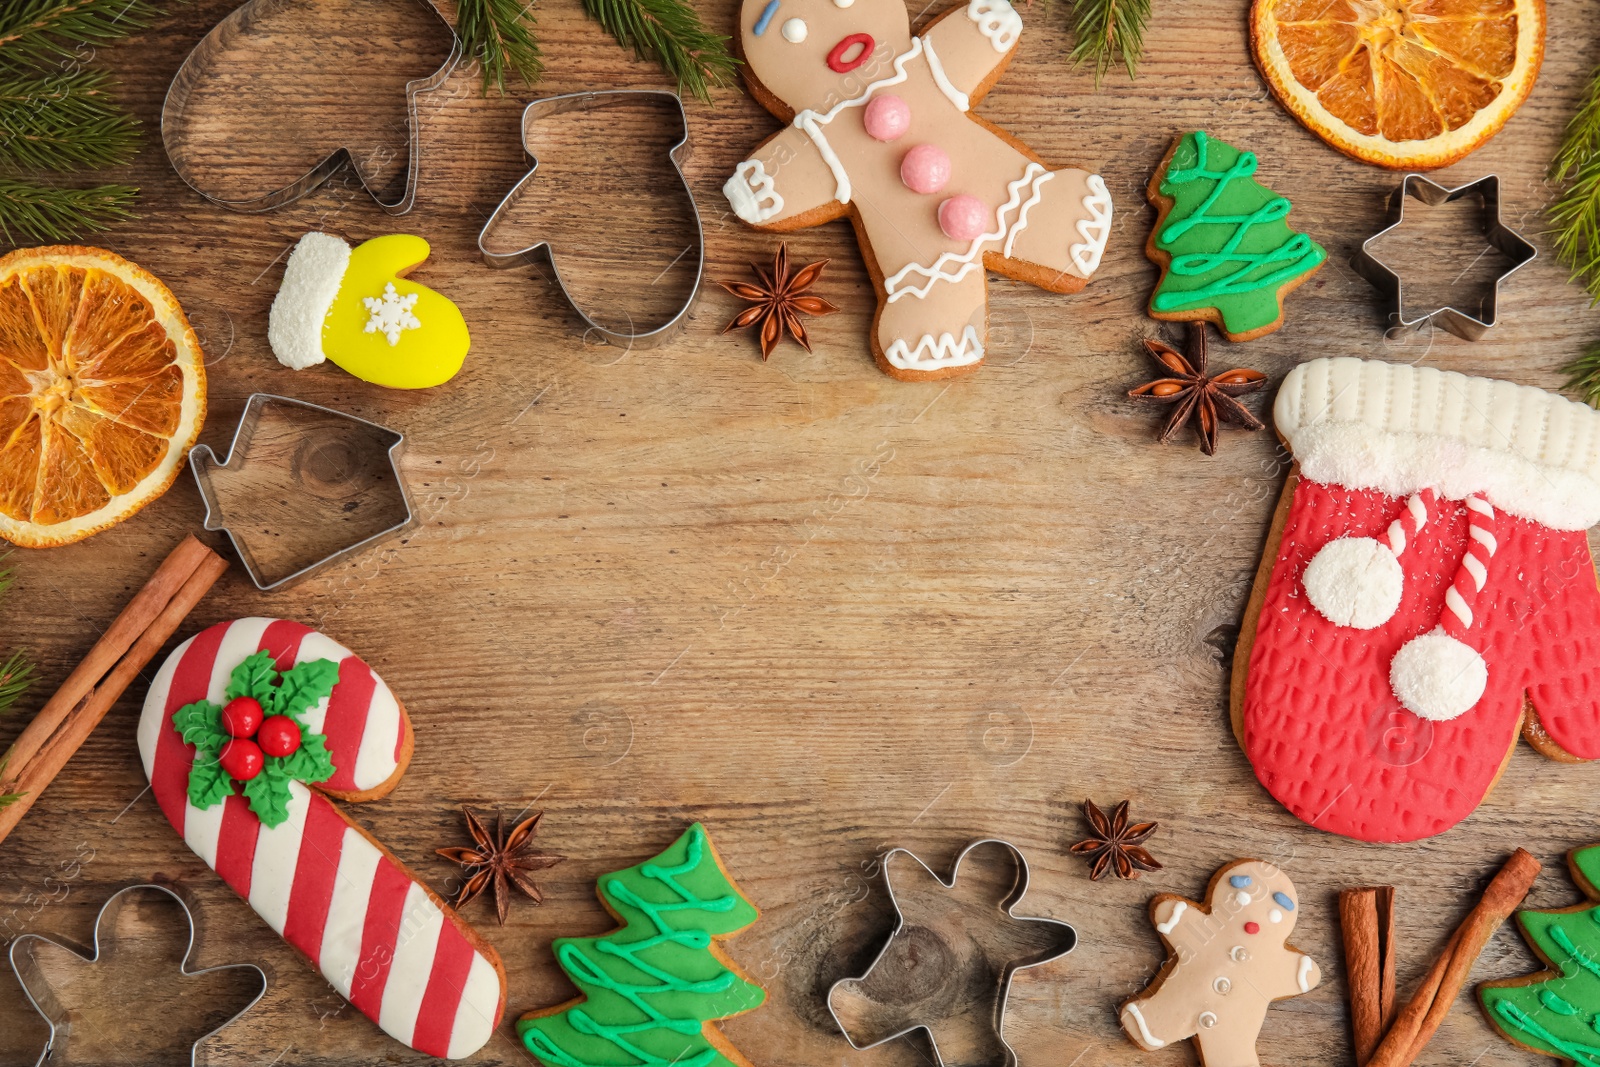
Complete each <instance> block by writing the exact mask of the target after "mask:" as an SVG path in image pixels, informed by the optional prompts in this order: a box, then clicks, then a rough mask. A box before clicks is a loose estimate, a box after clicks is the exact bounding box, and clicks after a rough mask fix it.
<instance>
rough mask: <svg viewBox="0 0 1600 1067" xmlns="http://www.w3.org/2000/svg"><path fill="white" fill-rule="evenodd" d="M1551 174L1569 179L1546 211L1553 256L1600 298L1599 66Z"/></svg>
mask: <svg viewBox="0 0 1600 1067" xmlns="http://www.w3.org/2000/svg"><path fill="white" fill-rule="evenodd" d="M1549 178H1550V181H1551V182H1552V183H1554V184H1556V185H1560V184H1561V183H1563V182H1568V183H1569V184H1568V185H1567V187H1566V188H1565V189H1563V190H1562V192H1561V195H1560V196H1558V197H1557V198H1556V199H1555V201H1554V202H1553V203H1552V204H1551V205H1550V208H1549V210H1548V214H1549V216H1550V221H1551V222H1552V223H1554V224H1555V225H1554V228H1553V229H1551V230H1550V231H1549V232H1550V234H1551V235H1552V237H1553V243H1554V244H1555V248H1556V259H1557V260H1559V261H1560V262H1561V263H1563V264H1565V265H1566V266H1567V267H1569V268H1570V269H1571V270H1572V275H1571V277H1570V279H1569V280H1571V281H1575V282H1578V283H1580V284H1581V285H1582V286H1583V287H1584V288H1585V289H1587V290H1588V291H1589V296H1590V298H1591V300H1590V302H1591V303H1600V68H1596V69H1595V71H1594V73H1593V74H1591V75H1590V78H1589V88H1588V90H1587V91H1586V92H1585V93H1584V97H1583V103H1582V104H1581V105H1579V107H1578V113H1577V114H1576V115H1574V116H1572V121H1570V122H1568V123H1567V130H1566V133H1565V134H1563V135H1562V138H1561V147H1560V148H1559V149H1557V151H1556V154H1555V158H1554V159H1552V160H1551V161H1550V172H1549ZM1592 402H1593V401H1591V403H1592Z"/></svg>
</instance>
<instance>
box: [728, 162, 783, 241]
mask: <svg viewBox="0 0 1600 1067" xmlns="http://www.w3.org/2000/svg"><path fill="white" fill-rule="evenodd" d="M722 195H723V196H725V197H727V198H728V203H729V204H730V205H731V206H732V207H733V213H734V214H735V215H738V216H739V217H740V218H741V219H743V220H744V221H746V222H748V223H750V224H751V225H752V226H754V225H757V224H759V223H763V222H765V221H767V220H768V219H770V218H771V217H772V216H774V215H776V214H777V213H778V212H780V211H782V210H783V197H781V196H779V195H778V192H777V190H775V189H774V188H773V187H772V175H770V174H768V173H767V168H766V167H764V166H762V164H761V160H759V159H747V160H745V161H744V162H743V163H741V164H739V165H738V166H737V167H735V168H734V170H733V177H731V178H729V179H728V181H727V183H726V184H724V185H723V187H722Z"/></svg>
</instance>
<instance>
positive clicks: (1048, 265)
mask: <svg viewBox="0 0 1600 1067" xmlns="http://www.w3.org/2000/svg"><path fill="white" fill-rule="evenodd" d="M739 31H740V32H739V40H740V43H741V46H742V48H743V51H744V57H745V63H746V66H745V78H746V80H747V81H748V82H749V85H750V90H751V92H752V93H753V94H754V96H755V97H756V99H757V100H759V101H760V102H761V104H762V106H764V107H765V108H766V109H767V110H768V111H771V112H772V113H773V114H774V115H776V116H778V117H779V118H781V119H783V120H785V121H786V122H789V123H790V125H789V126H788V127H787V128H786V129H784V130H782V131H781V132H779V133H778V134H776V135H774V136H773V137H770V138H768V139H767V141H766V142H764V143H763V144H762V145H761V147H760V148H758V149H757V150H756V152H755V154H754V155H753V156H752V157H751V158H750V159H747V160H745V161H744V162H743V163H740V164H739V166H738V168H737V169H736V170H735V172H734V175H733V177H731V178H730V179H728V182H727V184H726V185H724V186H723V190H722V191H723V193H724V194H725V195H726V196H727V198H728V202H729V203H730V204H731V205H732V206H733V210H734V211H735V213H737V214H738V216H739V217H740V218H741V219H743V220H744V221H745V222H748V223H750V224H751V225H752V226H755V227H757V228H759V229H764V230H774V231H787V230H796V229H800V228H802V227H806V226H816V225H818V224H820V223H824V222H830V221H832V220H834V219H837V218H840V217H841V216H844V215H849V217H850V221H851V222H852V224H853V225H854V226H855V228H856V234H857V237H858V239H859V241H860V244H861V252H862V256H863V257H864V258H865V259H866V262H867V268H868V269H869V270H870V271H871V273H872V279H873V282H874V286H875V288H876V290H877V293H878V312H877V316H876V318H875V320H874V325H873V338H872V352H873V356H874V358H876V360H877V362H878V366H879V367H880V368H882V369H883V371H884V372H885V373H887V374H889V375H891V376H892V377H895V378H900V379H902V380H907V381H920V380H927V379H934V378H950V377H954V376H956V375H961V374H970V373H971V372H973V371H974V370H976V369H977V368H978V366H979V365H980V364H981V363H982V362H983V353H984V344H985V341H986V337H987V322H986V318H987V308H988V297H987V287H986V284H985V277H984V270H985V268H987V269H988V270H992V271H995V272H996V273H998V274H1003V275H1005V276H1006V277H1009V278H1016V279H1018V280H1020V281H1025V282H1029V283H1030V284H1033V285H1037V286H1039V287H1041V288H1044V289H1048V290H1050V291H1052V292H1058V293H1073V292H1077V291H1078V290H1079V289H1082V288H1083V286H1084V284H1085V283H1086V282H1087V281H1088V279H1089V277H1090V275H1092V274H1093V273H1094V271H1095V268H1097V267H1098V266H1099V265H1100V257H1101V254H1102V253H1103V252H1104V251H1105V244H1106V238H1107V237H1108V236H1109V234H1110V232H1111V195H1110V193H1108V192H1107V190H1106V185H1105V182H1104V181H1102V180H1101V178H1100V176H1099V175H1097V174H1091V173H1089V172H1088V171H1084V170H1077V169H1064V170H1051V169H1050V168H1049V167H1047V166H1045V165H1044V163H1043V162H1042V161H1041V160H1039V158H1038V157H1037V156H1035V155H1034V154H1033V153H1032V152H1031V151H1029V149H1028V147H1027V146H1026V145H1024V144H1022V142H1020V141H1018V140H1017V139H1016V138H1014V137H1012V136H1011V135H1010V134H1008V133H1006V132H1005V131H1003V130H1000V129H998V128H997V127H995V126H992V125H990V124H989V123H987V122H984V121H983V120H982V119H980V118H978V117H976V116H975V115H972V114H970V112H971V110H972V108H973V107H975V106H976V105H977V103H978V101H980V100H981V99H983V96H984V94H986V93H987V92H988V91H989V89H990V88H991V87H992V86H993V85H994V83H995V82H996V81H998V80H999V78H1000V75H1001V73H1003V72H1004V70H1005V68H1006V65H1007V64H1008V63H1009V62H1010V61H1011V57H1012V56H1013V55H1014V54H1015V52H1016V47H1017V38H1018V35H1019V34H1020V33H1021V32H1022V19H1021V18H1020V17H1019V16H1018V15H1017V13H1016V11H1014V10H1013V9H1012V7H1011V4H1010V3H1009V2H1008V0H969V2H968V3H967V4H965V5H964V6H962V7H957V8H953V9H952V10H950V11H947V12H945V13H944V14H943V15H941V16H940V17H939V18H937V19H935V20H934V22H933V24H932V25H930V26H929V27H928V28H927V30H926V31H925V32H924V33H922V34H921V35H919V36H912V34H911V26H910V21H909V20H908V18H907V16H906V9H905V6H904V5H903V4H901V3H900V2H899V0H744V3H743V6H742V8H741V10H740V14H739Z"/></svg>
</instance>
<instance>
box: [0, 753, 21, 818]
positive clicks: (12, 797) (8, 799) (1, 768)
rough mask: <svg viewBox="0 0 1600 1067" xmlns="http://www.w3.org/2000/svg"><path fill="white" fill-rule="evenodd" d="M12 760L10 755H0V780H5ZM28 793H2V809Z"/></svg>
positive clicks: (0, 808)
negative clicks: (7, 767)
mask: <svg viewBox="0 0 1600 1067" xmlns="http://www.w3.org/2000/svg"><path fill="white" fill-rule="evenodd" d="M10 762H11V757H10V756H9V755H7V756H0V781H4V780H5V776H6V764H8V763H10ZM27 795H28V794H26V793H0V811H4V810H5V809H6V808H9V807H10V806H11V805H13V804H15V803H16V802H17V801H19V800H21V799H22V798H23V797H25V796H27Z"/></svg>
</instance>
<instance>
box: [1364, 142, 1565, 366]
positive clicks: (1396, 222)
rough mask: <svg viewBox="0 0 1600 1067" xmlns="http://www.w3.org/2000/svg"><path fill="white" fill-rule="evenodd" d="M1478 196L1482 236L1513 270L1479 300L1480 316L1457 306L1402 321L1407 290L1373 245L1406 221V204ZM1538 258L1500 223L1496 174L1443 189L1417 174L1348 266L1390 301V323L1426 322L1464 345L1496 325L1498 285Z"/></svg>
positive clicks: (1417, 325)
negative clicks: (1482, 218)
mask: <svg viewBox="0 0 1600 1067" xmlns="http://www.w3.org/2000/svg"><path fill="white" fill-rule="evenodd" d="M1471 196H1476V197H1479V198H1480V199H1481V200H1482V201H1483V211H1484V221H1483V236H1484V239H1485V240H1487V241H1488V242H1489V244H1490V245H1491V246H1492V247H1494V248H1495V249H1496V250H1498V251H1499V252H1500V253H1501V254H1502V255H1504V256H1506V257H1507V258H1508V259H1509V260H1510V261H1511V266H1510V267H1508V268H1507V269H1506V270H1504V271H1503V272H1501V273H1500V274H1499V275H1498V276H1497V277H1496V278H1495V280H1494V285H1493V286H1492V287H1491V288H1490V290H1489V292H1488V295H1487V296H1486V297H1485V298H1484V301H1483V314H1482V316H1481V317H1480V316H1478V315H1472V314H1469V313H1468V312H1465V311H1462V310H1460V309H1459V308H1455V307H1450V306H1448V305H1446V306H1445V307H1441V308H1433V309H1432V310H1429V311H1427V312H1425V313H1423V314H1421V315H1416V316H1413V317H1411V318H1407V317H1406V305H1405V290H1404V287H1403V284H1402V282H1401V280H1400V274H1399V272H1397V271H1396V270H1395V269H1394V268H1392V267H1390V266H1388V265H1387V264H1385V263H1384V262H1383V261H1382V260H1380V259H1378V257H1377V256H1376V255H1375V254H1374V252H1373V250H1372V246H1373V245H1374V244H1375V243H1377V242H1379V241H1381V240H1382V239H1383V238H1384V237H1386V236H1388V235H1389V234H1390V233H1393V232H1394V231H1395V230H1396V229H1397V228H1398V227H1399V226H1400V225H1401V223H1403V222H1404V221H1405V216H1406V200H1407V199H1408V198H1409V199H1415V200H1419V201H1421V202H1422V203H1424V204H1426V205H1427V206H1429V207H1438V206H1440V205H1442V204H1449V203H1453V202H1455V201H1457V200H1461V199H1464V198H1466V197H1471ZM1538 255H1539V250H1538V249H1537V248H1535V247H1534V246H1533V245H1532V244H1531V243H1530V242H1529V241H1528V240H1527V238H1525V237H1523V236H1522V234H1520V233H1518V232H1517V231H1516V230H1513V229H1512V228H1511V227H1510V226H1507V225H1506V224H1505V223H1504V222H1502V221H1501V220H1500V176H1499V175H1498V174H1489V175H1486V176H1484V177H1482V178H1479V179H1478V180H1477V181H1475V182H1469V183H1467V184H1466V185H1458V186H1456V187H1455V188H1454V189H1447V188H1445V187H1444V186H1442V185H1440V184H1439V183H1438V182H1436V181H1433V180H1432V179H1431V178H1427V177H1425V176H1423V175H1421V174H1407V175H1406V176H1405V177H1404V178H1402V179H1401V181H1400V186H1399V188H1397V189H1396V190H1395V191H1394V192H1393V193H1391V194H1390V196H1389V225H1387V226H1385V227H1384V228H1383V229H1381V230H1379V231H1378V232H1377V233H1375V234H1373V235H1372V236H1371V237H1369V238H1367V239H1366V240H1365V241H1363V242H1361V247H1360V248H1359V249H1358V250H1357V251H1356V254H1355V258H1354V259H1352V260H1351V262H1350V265H1351V266H1352V267H1354V268H1355V269H1356V273H1357V274H1360V275H1361V276H1362V277H1363V278H1365V279H1366V280H1367V281H1369V282H1371V283H1372V284H1373V285H1374V286H1375V287H1377V289H1378V291H1379V292H1381V293H1382V294H1383V295H1384V296H1385V297H1386V298H1387V300H1388V303H1389V305H1390V308H1391V310H1390V312H1389V319H1390V321H1391V322H1393V323H1394V324H1395V325H1396V326H1399V327H1401V328H1402V329H1409V330H1420V329H1422V327H1424V326H1426V325H1428V324H1429V323H1436V324H1437V325H1438V326H1439V327H1441V328H1442V329H1445V330H1449V331H1450V332H1451V333H1453V334H1455V335H1456V336H1457V337H1459V338H1461V339H1462V340H1464V341H1477V340H1480V339H1481V338H1482V337H1483V335H1484V334H1486V333H1488V332H1489V331H1490V330H1492V329H1494V327H1495V326H1496V325H1497V324H1498V323H1499V303H1500V283H1501V282H1503V281H1505V280H1506V279H1507V278H1509V277H1511V276H1512V275H1513V274H1515V273H1516V272H1517V271H1519V270H1521V269H1522V268H1523V267H1524V266H1526V265H1527V264H1529V263H1531V262H1533V260H1534V259H1535V258H1536V257H1537V256H1538Z"/></svg>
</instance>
